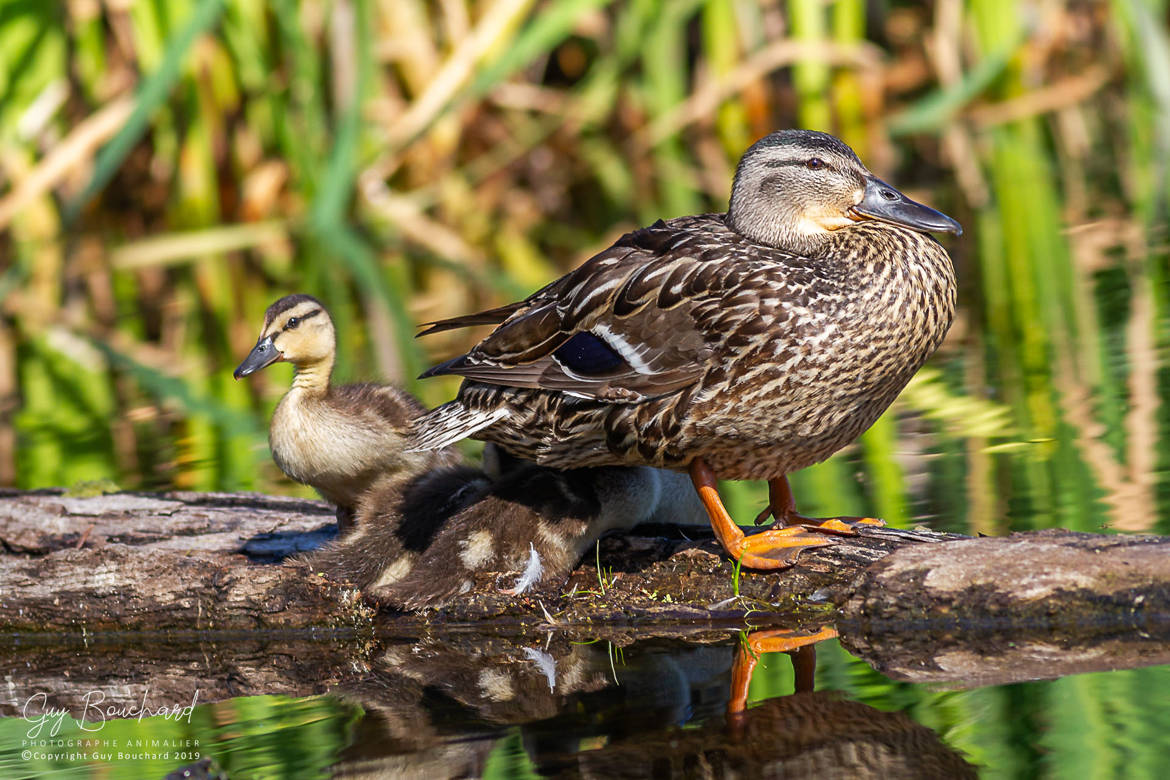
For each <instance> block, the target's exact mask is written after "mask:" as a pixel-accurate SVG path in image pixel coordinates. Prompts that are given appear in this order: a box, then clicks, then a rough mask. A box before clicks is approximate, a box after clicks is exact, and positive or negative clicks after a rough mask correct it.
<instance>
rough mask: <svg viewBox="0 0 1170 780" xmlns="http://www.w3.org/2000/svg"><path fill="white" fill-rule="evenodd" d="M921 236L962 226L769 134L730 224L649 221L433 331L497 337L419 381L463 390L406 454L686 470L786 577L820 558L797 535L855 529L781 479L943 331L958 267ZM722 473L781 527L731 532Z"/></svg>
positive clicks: (839, 154) (723, 220)
mask: <svg viewBox="0 0 1170 780" xmlns="http://www.w3.org/2000/svg"><path fill="white" fill-rule="evenodd" d="M930 231H944V232H951V233H956V234H958V233H959V232H960V231H961V228H960V227H959V224H958V223H957V222H956V221H955V220H953V219H951V218H950V217H947V216H946V215H944V214H941V213H939V212H937V211H935V210H934V209H931V208H928V207H927V206H924V205H922V204H920V203H916V202H914V201H912V200H910V199H909V198H907V197H906V196H905V195H903V194H902V193H900V192H898V191H897V190H896V189H894V188H893V187H891V186H890V185H888V184H886V183H885V182H883V181H882V180H881V179H879V178H877V177H876V176H874V175H873V174H872V173H871V172H870V171H869V170H868V169H867V168H866V167H865V166H864V165H863V164H862V163H861V161H860V160H859V159H858V158H857V155H856V154H854V153H853V150H852V149H850V148H849V147H848V146H846V145H845V144H843V143H842V142H841V141H839V140H838V139H836V138H834V137H832V136H830V135H827V134H825V133H818V132H811V131H807V130H787V131H783V132H779V133H773V134H771V135H769V136H767V137H765V138H763V139H761V140H759V141H757V142H756V143H755V144H753V145H752V147H751V148H750V149H748V151H747V152H746V153H745V154H744V156H743V159H742V160H741V161H740V163H739V167H738V169H737V170H736V175H735V181H734V183H733V185H732V193H731V202H730V208H729V210H728V212H727V213H726V214H704V215H699V216H689V217H679V218H677V219H671V220H669V221H666V222H663V221H659V222H657V223H655V224H654V225H651V226H650V227H647V228H643V229H641V230H637V231H634V232H633V233H629V234H627V235H625V236H623V237H622V238H621V239H619V240H618V241H617V242H616V243H615V244H614V245H613V246H612V247H610V248H609V249H606V250H604V251H602V252H601V253H599V254H597V255H595V256H594V257H592V258H591V259H589V260H588V261H586V262H585V263H584V264H583V265H582V266H580V267H579V268H577V269H576V270H574V271H572V272H570V273H569V274H567V275H566V276H564V277H562V278H561V279H559V280H557V281H555V282H553V283H551V284H549V285H547V286H546V287H544V288H542V289H540V290H538V291H537V292H535V293H533V294H532V295H531V296H530V297H528V298H526V299H525V300H522V301H518V302H516V303H512V304H509V305H507V306H501V307H499V308H496V309H492V310H490V311H486V312H482V313H480V314H474V315H469V316H464V317H457V318H454V319H450V320H445V321H442V322H438V323H434V324H432V326H431V328H430V329H429V330H428V331H425V332H427V333H433V332H436V331H440V330H447V329H450V328H459V327H465V326H469V325H482V324H496V325H497V326H498V327H497V328H496V329H495V331H493V332H492V333H491V334H489V335H488V336H487V337H486V338H485V339H483V340H482V341H481V342H479V343H478V344H477V345H476V346H475V347H473V348H472V349H471V350H470V351H469V352H468V353H467V354H465V355H461V356H459V357H456V358H454V359H452V360H449V361H447V362H445V363H442V364H440V365H438V366H436V367H434V368H432V369H431V370H430V371H428V372H426V374H424V376H434V375H439V374H454V375H458V376H462V377H464V382H463V386H462V387H461V388H460V390H459V395H458V397H457V398H456V399H455V400H454V401H451V402H450V403H447V404H444V405H443V406H440V407H438V408H437V409H435V410H434V411H433V412H431V413H429V414H428V415H427V416H426V417H424V418H422V419H421V420H420V421H419V426H418V431H417V435H416V444H415V445H414V446H416V447H418V448H419V449H424V450H425V449H435V448H442V447H446V446H448V445H450V444H451V443H453V442H455V441H457V440H459V439H461V438H463V437H466V436H473V437H475V438H478V439H483V440H484V441H489V442H494V443H496V444H498V445H499V446H500V447H502V448H503V449H505V450H507V451H508V452H510V453H512V454H513V455H515V456H517V457H520V458H523V459H526V460H529V461H532V462H534V463H538V464H541V465H545V466H550V467H554V468H562V469H570V468H581V467H586V466H617V465H627V466H633V465H646V466H653V467H657V468H666V469H673V470H677V471H681V472H689V474H690V476H691V479H692V481H693V483H694V487H695V489H696V491H697V492H698V493H699V494H700V496H701V497H702V500H703V502H704V504H705V505H706V508H707V512H708V515H709V517H710V522H711V525H712V527H713V528H714V530H715V533H716V536H718V537H719V539H720V541H721V542H722V544H723V546H724V548H725V549H726V550H727V551H728V552H729V553H730V555H731V556H732V557H733V558H735V559H737V560H740V561H741V562H742V563H744V564H745V565H748V566H752V567H757V568H782V567H784V566H788V565H790V564H791V563H792V560H793V557H794V555H795V553H796V552H797V551H799V550H800V549H802V548H803V547H806V546H814V545H821V544H827V543H829V538H828V537H826V536H825V535H822V534H820V533H810V532H809V531H808V530H806V529H805V527H809V528H813V530H818V529H820V530H824V531H828V532H846V533H848V532H850V527H849V525H847V524H845V523H842V522H841V521H840V519H835V520H830V521H826V522H825V523H823V524H822V523H820V521H816V520H810V519H809V518H805V517H802V516H801V515H799V514H798V513H797V512H796V508H795V505H794V503H793V500H792V495H791V493H790V492H789V489H788V481H787V478H786V475H787V474H788V473H790V472H793V471H797V470H799V469H802V468H805V467H807V466H811V465H812V464H814V463H817V462H819V461H822V460H824V459H826V458H828V457H829V456H830V455H832V454H833V453H834V452H836V451H837V450H839V449H841V448H842V447H844V446H845V445H847V444H849V443H850V442H852V441H854V440H855V439H857V437H858V436H860V435H861V434H862V432H863V431H865V430H866V429H867V428H869V426H870V425H872V424H873V422H874V421H875V420H877V418H878V417H879V416H880V415H881V413H882V412H883V411H884V410H885V409H886V407H888V406H889V405H890V403H891V402H892V401H893V400H894V398H895V397H896V396H897V395H898V393H899V392H901V390H902V388H903V387H905V386H906V383H907V382H908V381H909V380H910V378H911V377H912V376H913V375H914V373H915V372H916V371H917V370H918V369H919V368H920V367H921V366H922V364H923V363H924V362H925V361H926V359H927V358H928V357H929V356H930V355H931V354H933V353H934V351H935V349H937V348H938V346H939V344H941V343H942V340H943V337H944V336H945V335H946V333H947V330H948V329H949V328H950V325H951V320H952V317H953V315H954V308H955V275H954V270H953V268H952V266H951V260H950V257H949V256H948V255H947V252H946V250H945V249H943V247H942V246H941V245H940V244H939V243H938V242H937V241H935V240H934V239H933V238H932V237H931V236H930V235H929V234H928V233H929V232H930ZM716 478H721V479H737V480H738V479H765V480H768V481H769V489H770V498H771V501H770V506H769V508H768V510H767V511H766V512H765V513H764V515H762V516H761V518H758V519H763V518H764V517H766V516H767V515H768V514H772V515H774V516H775V518H776V520H777V525H779V526H783V525H786V524H790V525H792V527H788V528H783V527H782V528H778V529H774V530H769V531H766V532H764V533H759V534H755V535H753V536H747V537H745V536H744V534H743V532H742V531H741V530H740V528H739V527H738V526H737V525H736V524H735V523H734V522H733V521H732V519H731V517H730V516H729V515H728V513H727V510H726V509H725V508H724V507H723V504H722V502H721V500H720V499H719V495H718V493H717V492H716ZM871 522H876V521H871ZM802 526H805V527H802ZM814 526H815V528H814Z"/></svg>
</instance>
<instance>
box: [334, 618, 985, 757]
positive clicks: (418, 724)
mask: <svg viewBox="0 0 1170 780" xmlns="http://www.w3.org/2000/svg"><path fill="white" fill-rule="evenodd" d="M834 635H835V632H834V631H833V630H832V629H824V628H822V629H812V630H798V631H792V630H786V631H771V632H761V633H758V634H754V635H752V636H749V637H748V638H747V639H746V640H744V641H740V642H737V643H736V644H735V645H734V646H731V645H727V644H722V645H689V646H685V647H684V648H683V649H681V650H679V649H676V648H677V647H678V646H677V645H675V646H674V648H668V647H667V646H664V645H663V644H662V643H661V642H660V641H646V642H636V643H634V644H632V645H630V646H628V647H626V648H625V649H624V650H622V651H615V650H614V648H613V646H612V645H610V644H609V643H608V642H596V643H592V644H577V643H574V642H571V641H569V640H567V639H566V638H565V637H563V636H554V637H550V639H549V641H548V644H547V645H542V646H540V647H531V646H528V645H525V644H520V643H517V642H513V641H512V640H509V639H505V638H502V637H487V638H485V637H483V636H459V635H448V636H443V637H433V638H428V639H423V640H420V641H419V642H417V643H415V644H413V645H410V644H399V645H395V646H392V647H390V648H389V649H388V650H387V651H386V652H385V653H383V654H381V655H380V656H379V657H378V658H377V659H376V660H375V661H374V662H373V664H372V670H371V673H370V674H369V675H368V676H366V677H364V678H363V679H362V680H360V681H355V682H354V683H352V684H350V685H347V686H346V687H345V690H346V695H347V696H350V697H354V698H356V699H358V700H359V702H360V703H361V705H362V706H363V707H364V708H365V710H366V713H367V714H366V717H365V718H364V719H363V721H362V722H361V724H359V727H358V734H357V735H356V738H355V740H354V742H353V743H352V745H351V747H350V748H348V749H347V751H346V752H345V754H344V755H343V760H342V763H341V764H340V765H339V766H337V767H335V771H336V772H338V773H339V774H340V775H343V776H352V775H354V774H367V773H369V774H372V773H375V772H378V773H383V774H384V773H390V774H392V775H393V776H426V775H431V776H448V777H450V776H478V775H482V774H483V772H484V769H485V766H486V761H487V758H488V755H489V754H491V753H492V751H493V749H495V747H496V745H497V742H498V738H499V737H501V736H502V735H506V734H511V735H512V736H513V739H512V743H511V747H512V748H513V749H514V751H515V755H513V756H512V758H513V759H514V760H516V761H519V762H521V763H522V764H523V765H526V766H528V767H531V768H535V769H536V771H537V772H539V773H540V774H541V775H544V776H553V777H759V776H794V777H806V776H823V777H863V778H864V777H883V778H887V777H898V778H903V777H907V778H919V777H920V778H937V777H975V771H974V768H973V767H972V766H971V765H970V764H969V763H968V762H967V761H965V760H964V759H963V757H962V756H961V755H960V754H959V753H957V752H956V751H955V750H953V749H952V748H950V747H948V746H947V745H945V744H944V743H943V742H942V741H941V740H940V739H939V738H938V736H937V735H936V734H935V733H934V732H932V731H931V730H930V729H929V728H926V727H925V726H922V725H920V724H917V723H915V722H914V721H913V720H911V719H910V718H909V717H908V716H906V715H904V714H902V713H897V712H883V711H880V710H876V709H874V708H872V707H869V706H867V705H864V704H861V703H859V702H853V701H849V700H847V699H844V698H842V697H841V696H840V695H839V694H836V693H831V692H816V691H814V690H813V682H814V672H815V666H816V656H815V650H814V647H813V645H814V644H815V643H816V642H818V641H820V640H822V639H825V638H829V637H832V636H834ZM776 651H782V652H787V653H789V655H790V656H791V657H792V663H793V668H794V672H795V674H794V679H795V685H794V692H793V693H792V694H791V695H787V696H779V697H775V698H771V699H767V700H764V701H762V702H759V703H758V704H756V705H754V706H752V707H747V706H746V703H747V689H748V685H749V683H750V679H751V673H752V670H753V668H754V667H755V662H756V659H757V658H758V656H759V655H760V654H761V653H764V652H776ZM729 693H730V695H729ZM469 733H473V734H478V735H482V736H483V739H469V738H468V736H467V735H468V734H469ZM521 751H522V752H521ZM496 757H497V758H498V757H499V753H498V752H497V754H496Z"/></svg>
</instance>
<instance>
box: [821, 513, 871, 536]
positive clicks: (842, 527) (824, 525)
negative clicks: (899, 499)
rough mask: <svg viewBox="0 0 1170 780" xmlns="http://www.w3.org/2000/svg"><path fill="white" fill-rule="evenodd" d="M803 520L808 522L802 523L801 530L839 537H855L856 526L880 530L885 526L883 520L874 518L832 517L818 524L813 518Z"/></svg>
mask: <svg viewBox="0 0 1170 780" xmlns="http://www.w3.org/2000/svg"><path fill="white" fill-rule="evenodd" d="M804 520H807V521H809V522H802V523H801V524H800V527H801V528H804V529H807V530H809V531H812V532H814V533H820V534H829V535H839V536H857V526H859V525H868V526H870V527H871V528H881V527H884V526H885V524H886V523H885V521H884V520H881V519H879V518H876V517H832V518H829V519H827V520H822V521H821V522H819V523H817V522H815V520H814V519H813V518H804Z"/></svg>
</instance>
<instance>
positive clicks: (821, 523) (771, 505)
mask: <svg viewBox="0 0 1170 780" xmlns="http://www.w3.org/2000/svg"><path fill="white" fill-rule="evenodd" d="M768 515H771V516H772V517H775V518H776V522H777V524H779V525H780V526H781V527H782V528H783V527H786V526H800V527H803V528H807V529H808V530H810V531H816V532H817V533H827V534H844V535H846V536H853V535H855V534H856V533H857V531H856V530H854V526H857V525H885V523H884V522H882V521H881V520H879V519H878V518H876V517H832V518H819V517H805V516H804V515H802V514H800V513H799V512H797V511H796V500H795V499H794V498H793V497H792V488H790V487H789V486H788V477H780V478H778V479H770V480H768V506H766V507H764V511H763V512H760V514H759V515H758V516H757V517H756V525H759V524H760V523H762V522H764V521H765V520H767V519H768Z"/></svg>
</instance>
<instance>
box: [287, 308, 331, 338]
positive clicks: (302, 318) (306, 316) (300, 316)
mask: <svg viewBox="0 0 1170 780" xmlns="http://www.w3.org/2000/svg"><path fill="white" fill-rule="evenodd" d="M320 313H321V310H320V309H313V310H312V311H311V312H309V313H308V314H298V315H297V316H296V317H295V318H294V317H289V319H290V320H292V319H296V320H297V325H300V324H301V323H302V322H304V321H305V320H307V319H309V317H316V316H317V315H318V314H320ZM286 330H288V324H285V326H284V327H283V328H281V329H280V332H281V333H283V332H284V331H286Z"/></svg>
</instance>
